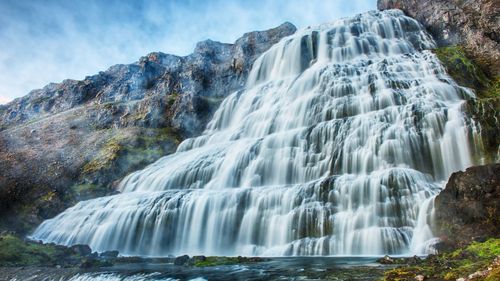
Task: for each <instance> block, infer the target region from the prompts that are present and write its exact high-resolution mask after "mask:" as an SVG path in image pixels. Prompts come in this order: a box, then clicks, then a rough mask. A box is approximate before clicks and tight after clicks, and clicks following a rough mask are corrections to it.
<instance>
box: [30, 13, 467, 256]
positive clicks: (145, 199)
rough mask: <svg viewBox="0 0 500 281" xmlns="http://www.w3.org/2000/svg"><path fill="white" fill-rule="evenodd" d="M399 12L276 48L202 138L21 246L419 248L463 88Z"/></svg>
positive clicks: (129, 250) (462, 148) (458, 119)
mask: <svg viewBox="0 0 500 281" xmlns="http://www.w3.org/2000/svg"><path fill="white" fill-rule="evenodd" d="M432 47H433V41H432V39H430V37H429V36H428V35H427V34H426V32H425V31H424V30H423V28H422V27H421V25H420V24H419V23H418V22H416V21H415V20H413V19H411V18H408V17H406V16H404V15H403V13H402V12H401V11H398V10H390V11H384V12H368V13H365V14H362V15H358V16H355V17H353V18H349V19H342V20H339V21H337V22H335V23H332V24H325V25H321V26H319V27H316V28H305V29H302V30H300V31H298V32H297V33H296V34H294V35H292V36H290V37H287V38H284V39H283V40H282V41H281V42H279V43H278V44H276V45H275V46H273V47H272V48H271V49H270V50H269V51H267V52H266V53H265V54H263V55H262V56H261V57H260V58H259V59H257V61H256V62H255V64H254V66H253V69H252V71H251V74H250V76H249V79H248V82H247V85H246V88H245V90H243V91H240V92H237V93H234V94H232V95H231V96H229V97H228V98H226V99H225V101H224V102H223V103H222V104H221V106H220V108H219V109H218V111H217V112H216V113H215V115H214V117H213V119H212V120H211V122H210V123H209V124H208V126H207V129H206V131H205V132H204V133H203V135H202V136H200V137H197V138H192V139H188V140H186V141H184V142H183V143H182V144H181V145H180V146H179V148H178V151H177V152H176V153H175V154H172V155H169V156H166V157H163V158H162V159H160V160H158V161H157V162H156V163H154V164H152V165H150V166H148V167H147V168H145V169H144V170H141V171H137V172H135V173H133V174H131V175H129V176H127V177H126V178H125V179H124V180H123V181H122V182H121V184H120V189H121V191H122V193H121V194H119V195H114V196H109V197H103V198H97V199H93V200H89V201H84V202H80V203H78V204H77V205H76V206H74V207H72V208H69V209H68V210H66V211H65V212H64V213H62V214H60V215H59V216H57V217H55V218H54V219H50V220H47V221H45V222H44V223H43V224H42V225H41V226H40V227H39V228H38V229H37V230H36V231H35V233H34V234H33V238H35V239H40V240H43V241H47V242H55V243H58V244H67V245H68V244H76V243H83V244H89V245H90V246H91V247H92V248H93V249H96V250H99V251H102V250H111V249H117V250H119V251H120V252H121V253H123V254H136V255H137V254H138V255H166V254H185V253H187V254H204V255H263V256H275V255H381V254H408V253H412V254H413V253H415V254H417V253H425V252H426V245H427V244H428V242H429V241H430V239H432V233H431V232H430V230H429V221H430V219H431V213H432V205H433V202H432V198H433V196H434V195H435V194H436V193H437V192H439V190H440V188H441V185H442V181H443V180H445V179H446V178H447V177H448V176H449V174H450V173H451V172H453V171H456V170H460V169H463V168H464V167H467V166H468V165H469V164H470V159H469V151H468V143H467V136H466V130H465V128H464V125H463V122H462V121H463V120H462V119H463V117H462V114H461V112H460V106H461V104H462V103H463V99H464V98H465V97H466V96H467V95H468V92H467V91H466V90H464V89H463V88H460V87H458V86H457V85H456V84H455V83H454V82H453V81H452V80H451V79H450V78H449V77H448V76H447V75H446V73H445V72H444V69H443V67H442V66H441V65H440V63H439V61H438V60H437V59H436V57H435V56H434V55H433V54H432V53H431V52H430V51H426V49H429V48H432Z"/></svg>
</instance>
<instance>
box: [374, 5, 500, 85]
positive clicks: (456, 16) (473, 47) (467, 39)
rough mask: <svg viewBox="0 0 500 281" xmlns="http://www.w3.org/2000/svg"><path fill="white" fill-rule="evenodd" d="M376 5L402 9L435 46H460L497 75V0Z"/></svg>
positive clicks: (499, 49)
mask: <svg viewBox="0 0 500 281" xmlns="http://www.w3.org/2000/svg"><path fill="white" fill-rule="evenodd" d="M377 6H378V8H379V9H380V10H385V9H401V10H403V11H404V12H405V13H406V14H408V15H409V16H411V17H413V18H415V19H416V20H418V21H420V22H421V23H422V24H423V25H424V26H425V27H426V28H427V29H428V30H429V32H430V33H431V34H432V35H433V36H434V38H435V40H436V42H437V43H438V44H439V45H441V46H447V45H457V44H460V45H464V46H465V48H466V49H467V51H468V53H469V54H470V55H471V56H472V57H473V58H474V59H475V60H477V61H479V62H481V64H483V66H484V67H485V69H486V70H487V72H488V74H490V75H497V74H498V73H499V72H500V3H499V2H498V0H432V1H425V0H424V1H422V0H379V1H378V3H377Z"/></svg>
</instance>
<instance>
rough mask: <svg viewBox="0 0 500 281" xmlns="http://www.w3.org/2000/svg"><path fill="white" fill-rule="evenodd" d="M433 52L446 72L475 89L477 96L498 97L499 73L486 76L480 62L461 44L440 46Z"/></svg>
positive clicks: (462, 83) (499, 95) (499, 91)
mask: <svg viewBox="0 0 500 281" xmlns="http://www.w3.org/2000/svg"><path fill="white" fill-rule="evenodd" d="M434 53H435V54H436V56H437V57H438V58H439V60H440V61H441V62H442V63H443V65H444V66H445V68H446V70H447V71H448V74H449V75H450V76H451V77H452V78H453V79H455V81H456V82H457V83H458V84H459V85H461V86H465V87H468V88H471V89H474V90H476V94H477V96H478V98H494V97H500V75H498V74H497V76H495V77H488V76H487V75H486V74H485V72H484V71H483V70H482V69H483V68H482V67H481V64H480V63H478V62H476V61H474V60H473V59H471V58H470V56H468V55H467V53H466V51H465V48H464V47H463V46H461V45H454V46H448V47H441V48H437V49H435V50H434Z"/></svg>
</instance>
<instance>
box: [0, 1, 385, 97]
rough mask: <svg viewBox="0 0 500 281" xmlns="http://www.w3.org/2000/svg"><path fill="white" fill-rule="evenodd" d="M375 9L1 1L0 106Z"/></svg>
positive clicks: (353, 4) (360, 4)
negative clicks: (215, 44) (59, 86)
mask: <svg viewBox="0 0 500 281" xmlns="http://www.w3.org/2000/svg"><path fill="white" fill-rule="evenodd" d="M374 9H376V0H267V1H266V0H246V1H245V0H233V1H229V0H227V1H223V0H213V1H211V0H204V1H203V0H198V1H197V0H184V1H180V0H150V1H146V0H144V1H140V0H135V1H132V0H131V1H125V0H70V1H66V0H38V1H33V0H0V104H2V103H7V102H8V101H10V100H12V99H14V98H17V97H20V96H23V95H26V94H27V93H28V92H29V91H31V90H33V89H38V88H42V87H43V86H45V85H46V84H48V83H51V82H61V81H62V80H64V79H67V78H69V79H83V78H84V77H85V76H88V75H93V74H96V73H98V72H99V71H103V70H106V69H108V68H109V67H110V66H111V65H114V64H125V63H132V62H134V61H137V60H138V59H139V58H140V57H141V56H144V55H146V54H148V53H150V52H154V51H160V52H164V53H171V54H176V55H187V54H189V53H191V52H192V50H193V49H194V46H195V45H196V42H199V41H202V40H205V39H212V40H215V41H221V42H227V43H232V42H234V41H235V40H236V39H238V38H239V37H240V36H241V35H243V33H246V32H249V31H254V30H265V29H269V28H272V27H276V26H278V25H280V24H281V23H283V22H285V21H289V22H291V23H293V24H294V25H295V26H297V27H298V28H300V27H305V26H309V25H317V24H321V23H325V22H331V21H334V20H336V19H338V18H342V17H346V16H351V15H354V14H357V13H361V12H365V11H369V10H374Z"/></svg>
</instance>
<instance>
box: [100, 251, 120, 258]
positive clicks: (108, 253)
mask: <svg viewBox="0 0 500 281" xmlns="http://www.w3.org/2000/svg"><path fill="white" fill-rule="evenodd" d="M118 254H119V252H118V251H105V252H102V253H100V254H99V257H101V258H116V257H118Z"/></svg>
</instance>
